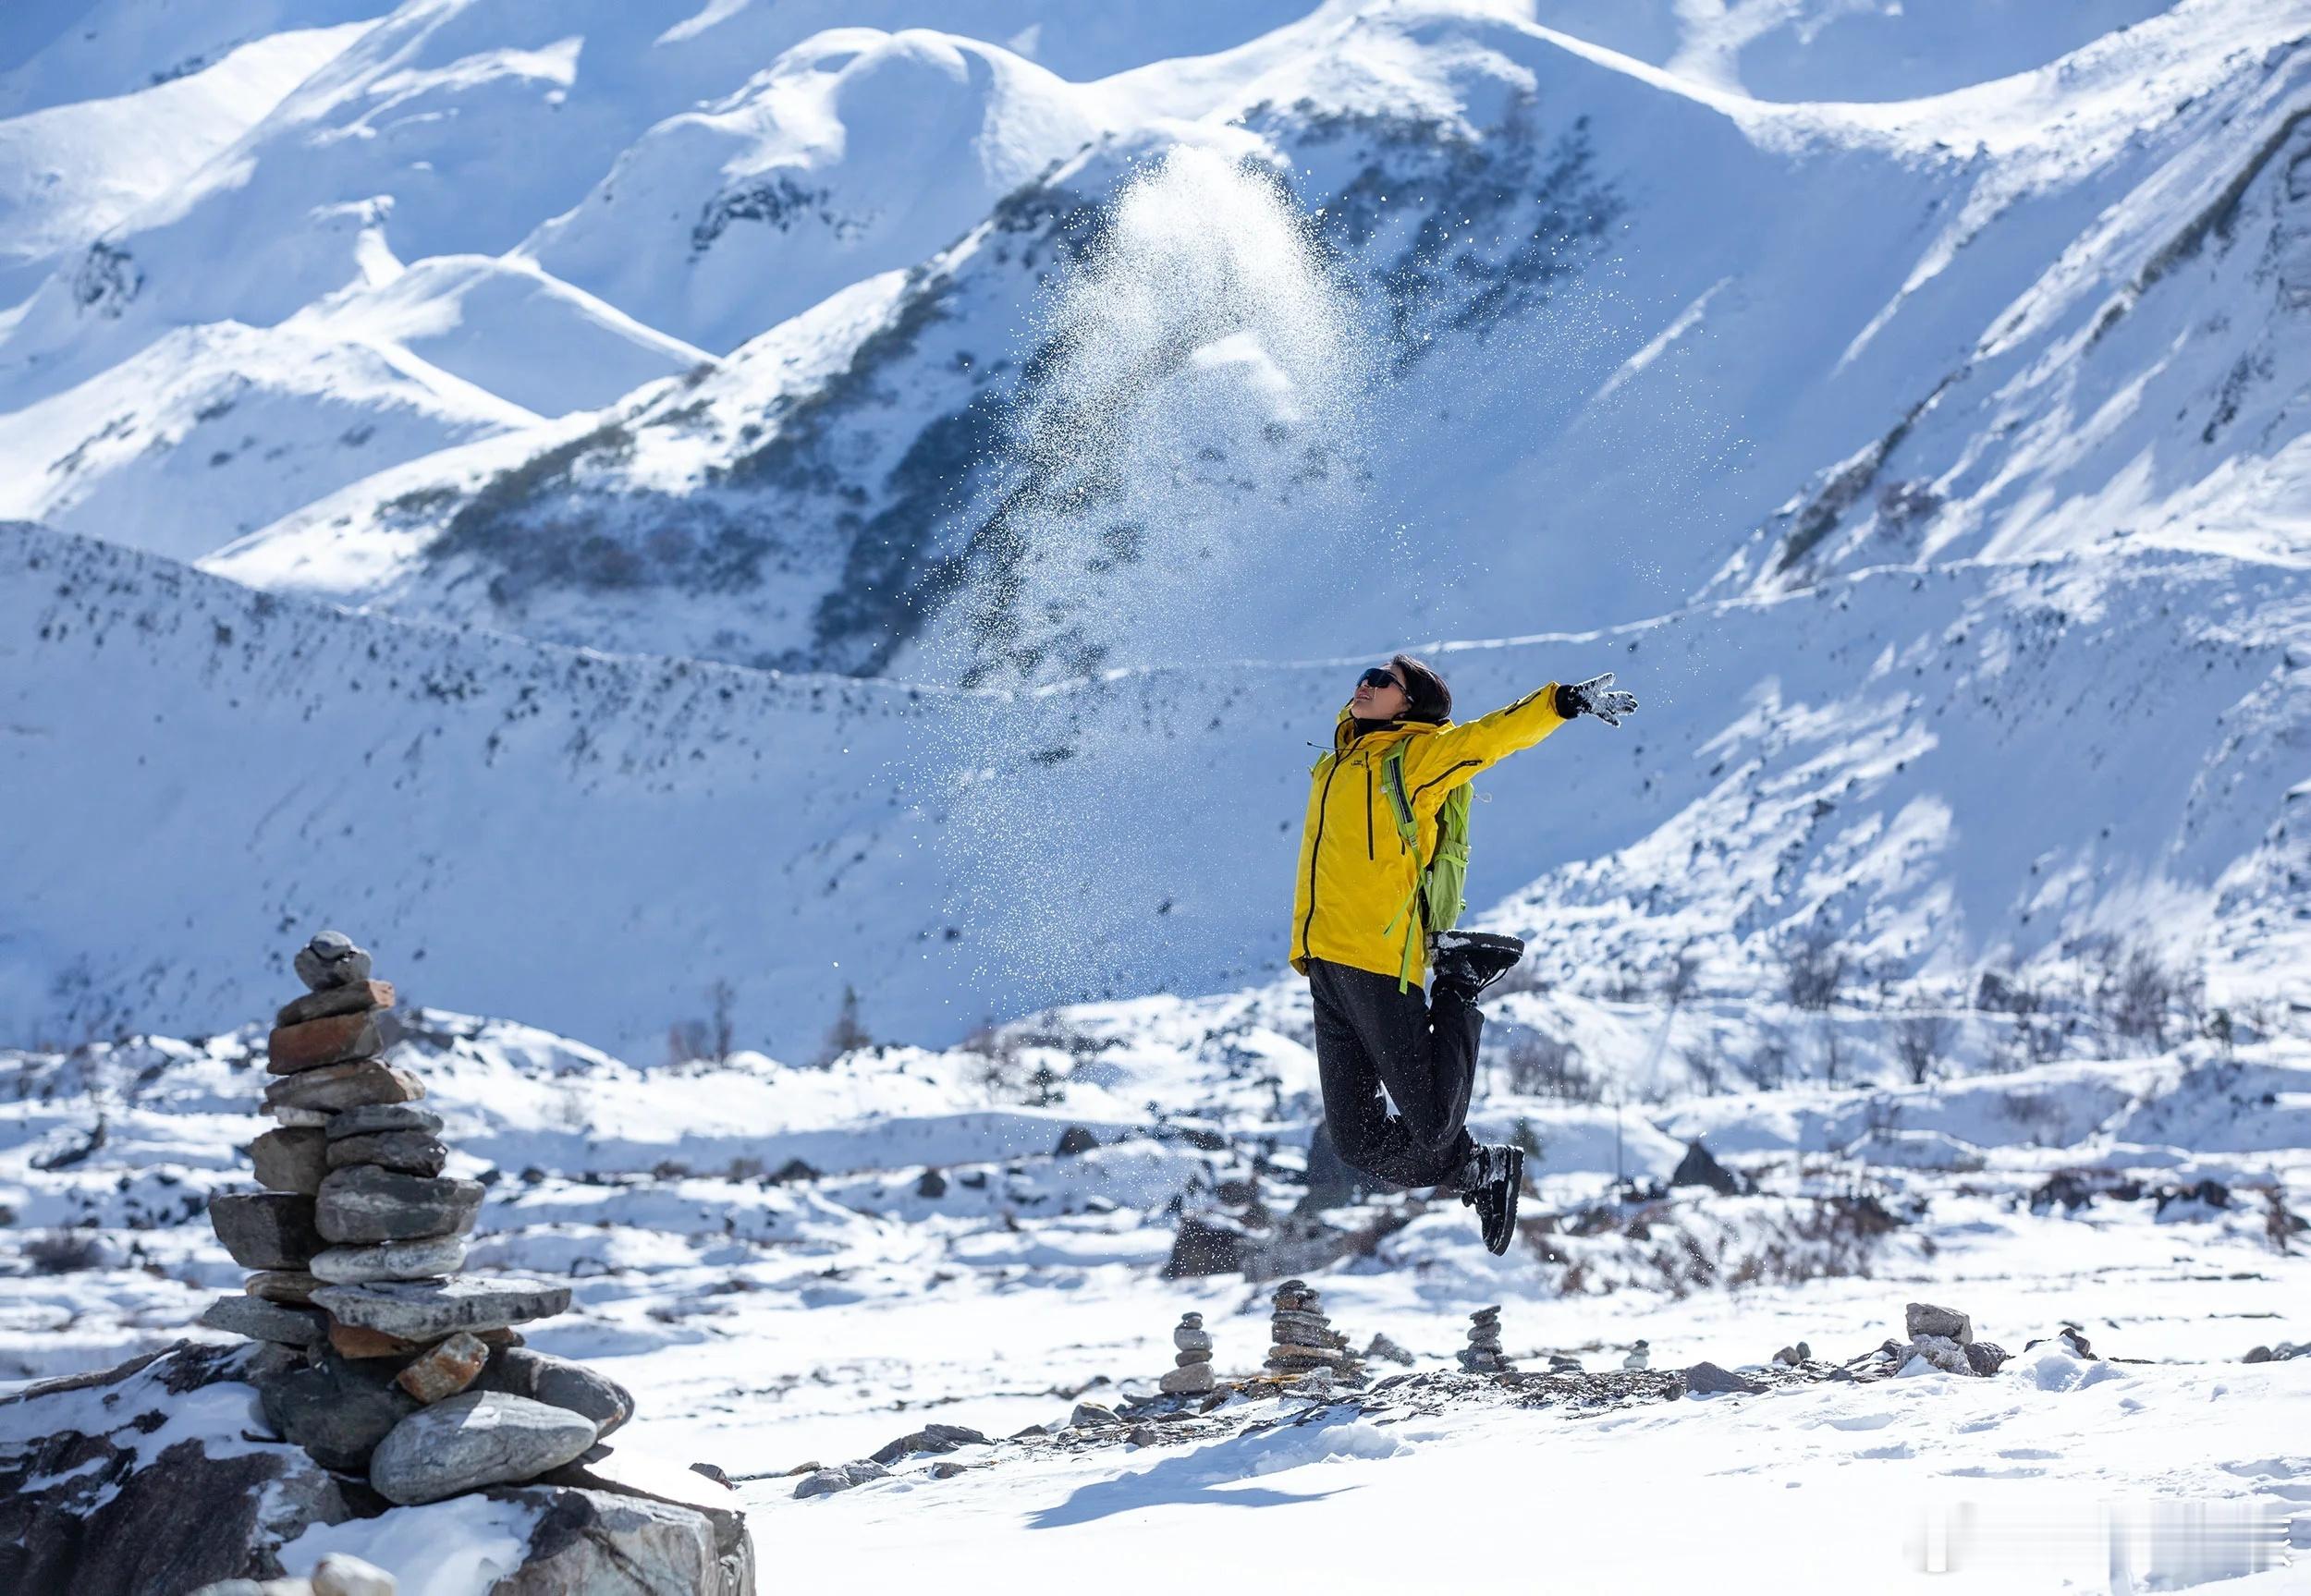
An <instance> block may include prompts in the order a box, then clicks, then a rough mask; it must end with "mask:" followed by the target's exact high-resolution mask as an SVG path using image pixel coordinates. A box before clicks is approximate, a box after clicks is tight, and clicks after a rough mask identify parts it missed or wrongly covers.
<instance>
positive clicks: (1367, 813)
mask: <svg viewBox="0 0 2311 1596" xmlns="http://www.w3.org/2000/svg"><path fill="white" fill-rule="evenodd" d="M1375 857H1376V855H1375V854H1374V853H1373V851H1372V761H1370V760H1366V761H1364V858H1365V859H1373V858H1375Z"/></svg>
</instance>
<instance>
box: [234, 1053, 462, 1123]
mask: <svg viewBox="0 0 2311 1596" xmlns="http://www.w3.org/2000/svg"><path fill="white" fill-rule="evenodd" d="M424 1095H425V1088H424V1085H423V1084H422V1082H420V1081H419V1080H418V1078H417V1077H415V1076H413V1075H411V1074H410V1072H409V1071H408V1070H406V1069H396V1068H395V1067H394V1066H392V1065H389V1064H387V1063H385V1061H384V1060H383V1059H376V1058H365V1059H362V1060H361V1061H360V1062H359V1063H357V1064H324V1065H323V1066H321V1067H320V1068H318V1069H308V1070H303V1071H300V1073H298V1074H296V1075H284V1076H279V1077H276V1078H275V1079H274V1081H273V1083H272V1084H271V1085H269V1086H267V1087H266V1088H265V1089H264V1102H265V1106H266V1107H267V1108H269V1109H272V1110H274V1111H275V1113H278V1112H279V1111H280V1110H281V1109H283V1108H325V1109H331V1110H343V1109H348V1108H361V1107H362V1106H364V1105H366V1104H370V1103H411V1102H414V1101H415V1100H417V1099H418V1098H421V1097H423V1096H424Z"/></svg>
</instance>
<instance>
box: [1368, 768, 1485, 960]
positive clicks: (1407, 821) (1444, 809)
mask: <svg viewBox="0 0 2311 1596" xmlns="http://www.w3.org/2000/svg"><path fill="white" fill-rule="evenodd" d="M1411 742H1412V738H1410V737H1402V738H1400V739H1398V741H1397V745H1396V747H1394V748H1392V749H1389V750H1388V756H1387V757H1386V758H1385V759H1383V760H1382V761H1380V771H1381V778H1382V779H1381V786H1383V787H1385V788H1386V789H1387V791H1388V812H1389V813H1391V814H1393V815H1394V816H1395V817H1396V835H1398V836H1400V837H1402V838H1403V839H1404V846H1405V847H1408V848H1410V847H1419V846H1420V828H1419V827H1418V826H1417V825H1416V824H1415V823H1414V822H1413V820H1412V795H1411V794H1410V792H1409V791H1408V790H1407V789H1406V787H1405V785H1404V750H1405V749H1406V747H1407V746H1408V745H1409V744H1410V743H1411ZM1469 801H1470V792H1469V784H1468V783H1466V782H1462V783H1461V785H1460V786H1456V787H1454V788H1453V789H1452V790H1451V791H1450V792H1449V793H1447V794H1445V797H1444V802H1443V803H1442V804H1440V805H1439V806H1437V852H1436V854H1435V856H1434V857H1433V858H1431V859H1429V861H1428V862H1427V864H1426V865H1425V866H1423V867H1422V869H1421V872H1420V876H1419V879H1417V880H1416V881H1414V882H1413V883H1412V891H1411V892H1409V893H1406V894H1405V895H1404V901H1403V902H1402V903H1400V904H1399V905H1398V906H1397V909H1396V914H1395V916H1394V918H1393V919H1391V920H1389V921H1388V924H1387V925H1385V926H1382V927H1381V928H1380V934H1381V935H1382V936H1388V935H1392V934H1393V933H1394V932H1395V931H1396V928H1397V925H1398V923H1399V922H1400V921H1401V920H1403V919H1404V917H1405V915H1406V914H1407V913H1408V912H1412V913H1416V914H1418V916H1419V917H1420V924H1419V925H1417V926H1407V927H1406V928H1405V931H1404V959H1403V962H1402V963H1400V965H1398V966H1397V971H1396V989H1397V991H1399V992H1407V991H1410V990H1411V988H1412V938H1413V936H1414V935H1415V934H1416V933H1417V932H1438V931H1450V930H1451V929H1452V928H1453V927H1454V926H1456V925H1458V924H1460V923H1461V910H1462V909H1464V908H1467V907H1468V903H1467V901H1466V900H1465V899H1464V898H1463V897H1462V896H1461V889H1462V888H1463V887H1464V886H1465V885H1466V884H1467V883H1468V879H1469Z"/></svg>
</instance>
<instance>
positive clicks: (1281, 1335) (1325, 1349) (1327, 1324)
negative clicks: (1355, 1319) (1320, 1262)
mask: <svg viewBox="0 0 2311 1596" xmlns="http://www.w3.org/2000/svg"><path fill="white" fill-rule="evenodd" d="M1269 1300H1271V1301H1272V1302H1273V1303H1274V1304H1275V1305H1276V1311H1275V1312H1274V1314H1273V1315H1271V1316H1270V1318H1269V1320H1268V1340H1269V1342H1270V1346H1269V1347H1268V1358H1267V1365H1266V1367H1267V1371H1268V1372H1269V1373H1270V1374H1272V1375H1275V1376H1278V1378H1281V1379H1285V1380H1298V1379H1302V1378H1304V1377H1306V1376H1308V1375H1312V1374H1314V1373H1316V1372H1318V1371H1322V1372H1323V1373H1325V1374H1326V1375H1327V1376H1328V1377H1330V1378H1331V1379H1332V1380H1337V1381H1339V1382H1341V1383H1345V1384H1351V1385H1361V1384H1362V1383H1363V1380H1364V1362H1363V1358H1359V1357H1357V1356H1356V1354H1355V1352H1354V1351H1353V1350H1351V1348H1350V1346H1349V1344H1348V1337H1347V1336H1345V1335H1343V1334H1340V1333H1339V1331H1337V1330H1335V1329H1333V1328H1332V1322H1331V1321H1330V1320H1329V1319H1327V1318H1326V1317H1325V1314H1324V1309H1323V1306H1322V1304H1321V1303H1320V1301H1319V1300H1318V1298H1317V1294H1316V1291H1315V1288H1314V1287H1313V1286H1311V1285H1309V1284H1308V1283H1307V1282H1306V1281H1304V1280H1287V1281H1285V1282H1284V1283H1283V1284H1282V1285H1278V1287H1277V1288H1276V1295H1275V1296H1274V1297H1273V1298H1270V1299H1269Z"/></svg>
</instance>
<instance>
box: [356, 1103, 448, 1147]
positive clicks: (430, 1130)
mask: <svg viewBox="0 0 2311 1596" xmlns="http://www.w3.org/2000/svg"><path fill="white" fill-rule="evenodd" d="M381 1130H422V1131H424V1132H425V1133H426V1134H427V1135H429V1136H439V1135H440V1134H441V1115H438V1114H435V1113H434V1111H433V1110H432V1109H430V1108H420V1107H418V1106H417V1104H415V1103H363V1104H362V1105H361V1107H359V1108H348V1109H347V1110H346V1111H345V1112H344V1113H343V1114H340V1115H337V1116H336V1118H334V1119H332V1120H330V1122H329V1139H331V1140H332V1141H335V1140H336V1139H338V1138H339V1137H345V1136H373V1135H375V1134H376V1133H377V1132H379V1131H381Z"/></svg>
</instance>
